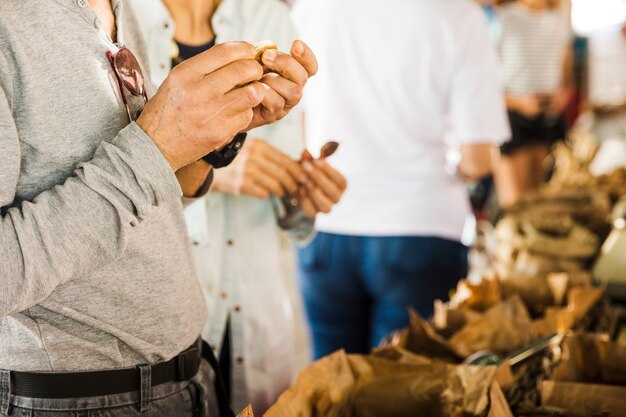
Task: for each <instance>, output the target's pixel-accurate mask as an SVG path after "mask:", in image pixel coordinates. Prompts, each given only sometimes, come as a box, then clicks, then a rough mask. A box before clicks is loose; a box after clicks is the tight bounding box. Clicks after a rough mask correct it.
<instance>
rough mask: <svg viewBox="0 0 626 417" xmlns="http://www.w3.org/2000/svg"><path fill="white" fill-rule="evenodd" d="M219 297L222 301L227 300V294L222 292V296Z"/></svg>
mask: <svg viewBox="0 0 626 417" xmlns="http://www.w3.org/2000/svg"><path fill="white" fill-rule="evenodd" d="M220 297H222V300H225V299H227V298H228V294H227V293H225V292H223V293H222V294H220Z"/></svg>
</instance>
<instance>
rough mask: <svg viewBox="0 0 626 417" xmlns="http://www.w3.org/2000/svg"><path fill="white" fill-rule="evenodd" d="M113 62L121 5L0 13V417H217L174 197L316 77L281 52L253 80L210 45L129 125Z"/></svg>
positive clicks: (299, 47)
mask: <svg viewBox="0 0 626 417" xmlns="http://www.w3.org/2000/svg"><path fill="white" fill-rule="evenodd" d="M123 46H124V47H126V48H128V50H130V51H132V52H133V53H134V54H135V56H136V57H137V59H138V61H139V63H141V62H146V57H145V56H143V52H144V49H145V48H144V45H143V42H142V40H141V38H140V37H139V36H138V30H137V28H136V22H135V17H134V16H132V15H131V13H130V11H129V10H125V9H124V7H123V4H122V1H121V0H111V2H110V1H109V0H49V1H40V0H4V1H2V2H0V161H1V163H0V416H8V415H18V416H22V415H29V416H37V415H40V413H41V415H45V416H56V415H58V416H68V415H88V414H89V413H92V412H94V410H103V409H106V410H107V413H106V415H111V416H118V415H120V416H121V415H124V416H126V415H135V414H141V415H147V416H153V415H154V416H161V415H170V416H174V415H175V416H187V415H188V416H191V415H199V413H201V414H203V415H219V411H218V410H217V404H216V401H215V399H214V397H215V393H214V389H213V388H212V385H211V381H212V378H213V376H212V375H213V373H212V370H211V368H210V366H209V365H208V364H207V362H206V361H204V360H201V359H200V353H199V351H200V350H201V349H200V348H199V344H198V343H197V339H198V336H199V334H200V331H201V329H202V327H203V324H204V323H203V322H204V320H205V308H204V304H203V302H204V301H203V296H202V290H201V289H200V287H199V284H198V281H197V279H196V276H195V272H194V270H193V266H192V265H193V262H192V260H191V257H190V250H189V249H190V248H189V247H188V239H187V237H186V233H185V227H184V220H183V214H182V203H181V196H182V195H183V194H184V195H186V196H196V195H198V194H199V193H201V192H202V191H203V190H205V189H206V183H207V182H209V181H210V175H209V172H210V169H211V167H210V165H209V164H208V163H207V162H205V161H203V160H201V158H202V157H203V156H205V155H206V154H208V153H210V152H211V151H213V150H215V149H218V148H221V147H222V146H223V145H224V144H226V143H228V142H229V141H230V140H231V139H232V138H233V137H234V136H235V135H236V134H237V133H238V132H241V131H245V130H247V129H249V128H252V127H256V126H260V125H263V124H267V123H271V122H273V121H275V120H278V119H280V118H281V117H283V116H284V115H285V114H287V112H288V111H289V109H290V108H291V107H293V106H294V105H296V104H297V102H298V101H299V99H300V97H301V94H302V88H303V86H304V84H305V83H306V81H307V79H308V77H309V76H311V75H313V74H314V73H315V71H316V68H317V64H316V61H315V57H314V55H313V53H312V52H311V51H310V50H309V49H308V47H306V45H304V44H303V43H301V42H296V43H294V45H293V48H292V51H291V55H287V54H280V53H279V54H276V53H269V54H268V53H266V54H265V55H264V56H263V64H264V66H265V67H266V69H269V70H270V71H271V72H272V74H270V75H267V74H266V75H264V74H263V73H264V71H263V67H262V66H261V65H260V64H259V63H258V62H257V61H256V60H255V50H254V48H253V47H252V46H251V45H249V44H246V43H232V44H224V45H220V46H218V47H216V48H214V49H213V50H211V51H208V52H206V53H204V54H202V55H200V56H198V57H196V58H195V59H192V60H189V61H187V62H185V63H184V64H182V65H180V66H179V67H178V68H177V69H176V70H175V71H174V72H173V73H172V75H171V76H170V78H169V79H168V80H167V81H166V82H165V83H164V85H163V86H162V87H161V88H160V89H159V91H158V92H157V93H156V94H155V95H154V96H153V97H152V98H151V99H150V100H149V101H148V102H147V104H145V108H143V112H142V113H141V116H139V118H138V119H137V120H136V121H131V122H130V124H129V116H128V115H129V113H130V111H129V112H127V108H126V106H125V104H124V103H125V102H126V100H125V98H127V96H129V94H128V91H125V89H128V87H127V86H126V85H124V84H123V83H120V82H118V78H117V76H116V74H115V71H114V68H113V66H112V63H111V62H110V60H109V58H108V57H107V53H109V55H110V56H111V57H113V56H115V54H116V53H117V52H118V51H120V50H121V49H123ZM123 70H124V68H122V72H123ZM278 74H280V75H278ZM122 75H123V74H122ZM146 79H147V75H146ZM131 98H132V99H133V100H136V99H137V97H131ZM131 101H132V100H131ZM206 350H207V349H205V355H208V354H209V353H210V350H209V352H206ZM209 356H210V355H209ZM109 408H111V410H109ZM223 411H224V410H222V412H223Z"/></svg>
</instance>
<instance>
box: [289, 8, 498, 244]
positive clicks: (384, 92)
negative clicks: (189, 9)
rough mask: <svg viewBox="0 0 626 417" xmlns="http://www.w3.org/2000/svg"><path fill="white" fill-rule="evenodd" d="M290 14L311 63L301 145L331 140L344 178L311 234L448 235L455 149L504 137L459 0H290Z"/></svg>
mask: <svg viewBox="0 0 626 417" xmlns="http://www.w3.org/2000/svg"><path fill="white" fill-rule="evenodd" d="M293 13H294V19H295V21H296V23H297V24H298V26H299V29H300V31H301V35H302V37H303V39H304V40H305V41H306V42H307V43H309V45H310V46H311V47H312V48H313V50H314V51H315V52H316V54H317V55H318V58H319V62H320V71H319V73H318V75H317V76H316V77H315V78H314V79H312V80H311V81H310V82H309V85H308V86H307V89H306V93H305V106H306V113H307V115H306V133H307V145H308V147H309V149H311V150H316V149H319V148H320V146H321V145H322V144H323V143H325V142H326V141H327V140H328V139H335V140H337V141H339V142H340V143H341V147H340V148H339V150H338V152H337V153H336V154H335V155H334V156H333V157H332V159H331V161H332V162H333V164H334V165H335V166H336V167H337V168H338V169H339V170H341V171H342V172H343V173H344V174H345V175H346V176H347V179H348V181H349V186H348V190H347V192H346V194H345V196H344V198H343V199H342V201H341V202H340V203H339V204H338V205H337V206H336V207H335V208H334V210H333V212H332V213H331V214H330V215H325V216H320V217H319V218H318V222H317V225H318V229H319V230H321V231H325V232H330V233H340V234H349V235H359V236H407V235H414V236H436V237H443V238H447V239H452V240H460V238H461V235H462V231H463V226H464V224H465V221H466V219H467V218H468V216H469V215H470V213H471V211H470V205H469V201H468V196H467V191H466V188H465V185H464V184H463V183H462V182H461V181H459V180H458V179H457V178H455V177H454V176H452V175H451V174H449V170H447V169H446V154H447V152H448V150H449V149H450V144H449V143H447V142H446V140H445V139H444V138H445V137H447V136H452V137H453V138H454V139H455V141H456V143H457V144H459V143H465V144H469V143H490V142H493V143H494V144H500V143H502V142H504V141H505V140H506V139H507V138H508V137H509V127H508V121H507V118H506V112H505V105H504V98H503V92H502V87H501V85H500V76H499V70H498V66H497V55H496V51H495V47H494V46H493V43H492V41H491V40H490V38H489V32H488V28H487V23H486V20H485V18H484V16H483V14H482V11H481V9H480V7H479V6H478V5H476V4H474V3H473V2H472V1H470V0H390V1H387V2H381V1H375V0H299V1H298V2H297V3H296V6H295V8H294V11H293Z"/></svg>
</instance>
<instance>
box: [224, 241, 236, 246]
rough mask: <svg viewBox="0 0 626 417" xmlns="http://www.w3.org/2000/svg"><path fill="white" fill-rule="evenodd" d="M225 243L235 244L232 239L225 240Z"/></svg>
mask: <svg viewBox="0 0 626 417" xmlns="http://www.w3.org/2000/svg"><path fill="white" fill-rule="evenodd" d="M226 244H227V245H228V246H233V245H234V244H235V242H233V240H232V239H228V240H227V241H226Z"/></svg>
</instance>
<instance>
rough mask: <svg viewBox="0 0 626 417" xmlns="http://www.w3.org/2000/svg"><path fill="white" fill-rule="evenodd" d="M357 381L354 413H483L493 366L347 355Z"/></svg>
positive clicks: (412, 416)
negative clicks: (421, 363) (408, 361)
mask: <svg viewBox="0 0 626 417" xmlns="http://www.w3.org/2000/svg"><path fill="white" fill-rule="evenodd" d="M350 361H351V364H352V370H353V372H354V374H355V378H356V380H357V384H356V390H355V392H354V396H353V404H352V412H353V414H352V416H353V417H380V416H394V417H420V416H424V417H431V416H432V417H439V416H451V417H456V416H459V417H460V416H466V415H473V416H478V415H482V414H483V413H484V412H485V411H486V410H487V406H488V402H489V400H488V390H489V386H490V382H491V380H492V379H493V375H494V372H495V368H493V367H476V366H454V365H446V364H442V363H432V364H429V365H412V364H406V363H395V362H391V361H388V360H385V359H382V358H378V357H371V356H369V357H366V356H350Z"/></svg>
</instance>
